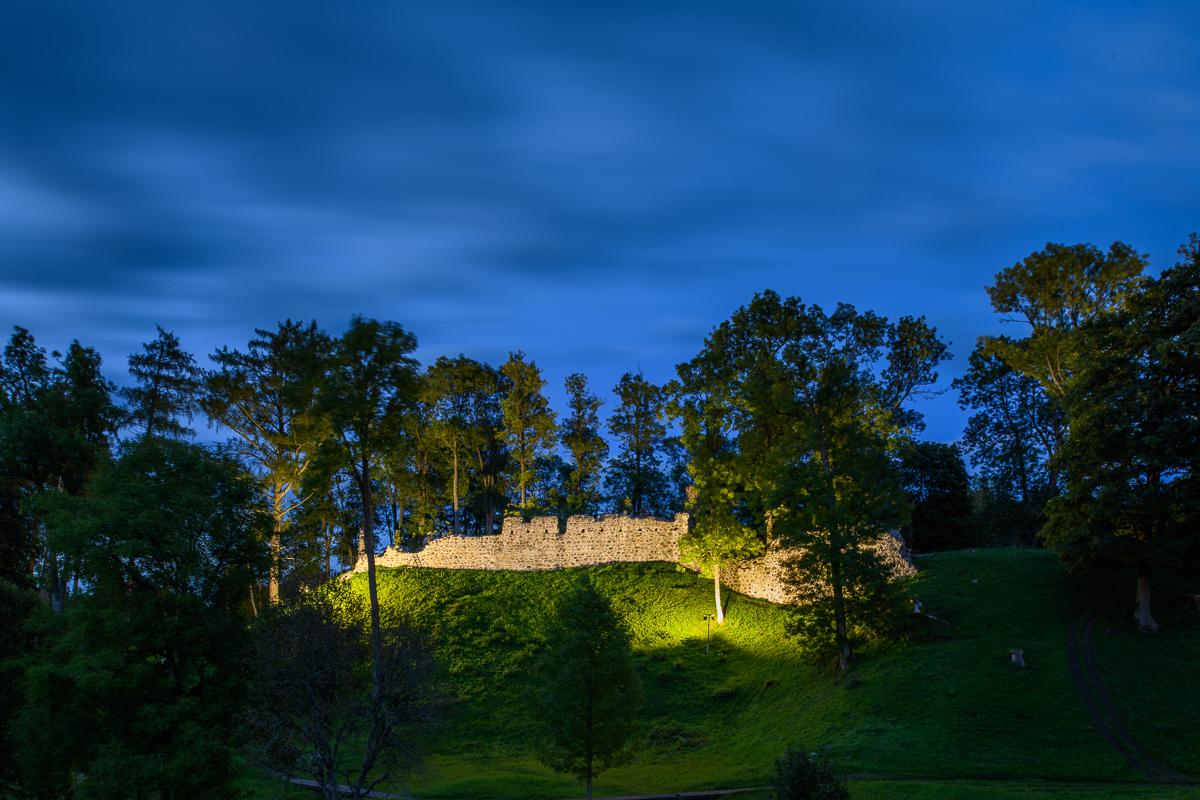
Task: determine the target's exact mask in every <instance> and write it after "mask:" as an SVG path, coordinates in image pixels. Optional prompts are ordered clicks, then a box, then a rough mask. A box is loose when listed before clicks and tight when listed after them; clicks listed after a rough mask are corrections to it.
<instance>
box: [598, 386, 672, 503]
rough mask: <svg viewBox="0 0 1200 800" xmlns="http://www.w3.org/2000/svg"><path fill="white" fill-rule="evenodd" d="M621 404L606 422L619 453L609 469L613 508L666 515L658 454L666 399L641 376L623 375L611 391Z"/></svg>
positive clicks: (661, 440) (663, 434)
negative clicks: (618, 446) (616, 443)
mask: <svg viewBox="0 0 1200 800" xmlns="http://www.w3.org/2000/svg"><path fill="white" fill-rule="evenodd" d="M613 394H615V395H616V396H617V397H618V398H619V399H620V401H621V402H620V404H619V405H618V406H617V407H616V409H614V410H613V413H612V416H611V417H609V420H608V430H609V432H610V433H611V434H612V435H613V436H614V437H616V439H617V442H618V443H619V445H620V448H621V449H620V452H619V453H618V455H617V456H616V458H614V459H613V460H612V461H611V462H610V463H609V466H608V478H607V484H608V487H609V493H610V494H611V495H612V497H613V502H614V504H615V505H616V506H617V507H618V508H621V509H622V510H624V511H627V512H628V513H630V514H632V515H634V516H639V515H641V514H646V513H652V512H653V513H665V510H664V509H663V500H665V498H666V495H667V491H668V489H667V479H666V476H665V475H663V472H662V467H661V464H660V459H659V453H660V452H661V450H662V442H663V439H664V438H665V437H666V435H667V426H666V424H665V423H664V418H665V410H666V409H665V407H666V395H665V394H664V392H663V389H662V387H660V386H656V385H654V384H653V383H651V382H650V381H648V380H646V378H645V376H643V375H642V374H641V373H640V372H638V373H632V372H626V373H625V374H624V375H622V376H621V380H620V381H619V382H618V383H617V385H616V387H615V388H614V389H613Z"/></svg>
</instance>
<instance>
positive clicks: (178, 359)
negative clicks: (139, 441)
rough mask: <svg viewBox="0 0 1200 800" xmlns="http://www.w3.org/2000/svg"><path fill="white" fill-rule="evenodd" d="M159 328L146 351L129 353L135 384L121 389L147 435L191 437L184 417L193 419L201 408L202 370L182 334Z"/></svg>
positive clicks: (136, 422) (135, 420)
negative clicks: (181, 340) (180, 341)
mask: <svg viewBox="0 0 1200 800" xmlns="http://www.w3.org/2000/svg"><path fill="white" fill-rule="evenodd" d="M157 330H158V335H157V336H156V337H155V338H154V339H153V340H152V341H149V342H146V343H145V344H144V345H142V352H140V353H133V354H132V355H130V356H129V374H130V376H132V377H133V380H134V382H135V385H134V386H129V387H126V388H124V389H122V390H121V394H122V395H123V396H124V397H125V399H126V401H127V402H128V403H129V421H130V422H131V423H132V424H133V425H135V426H137V427H139V428H141V429H142V434H143V435H144V436H145V437H146V438H151V437H154V436H163V437H175V438H181V437H185V436H190V435H191V434H192V430H191V429H190V428H188V427H187V426H186V425H184V424H183V423H182V422H180V418H184V419H186V420H188V421H189V422H190V421H191V419H192V416H193V415H194V414H195V413H196V412H197V411H199V410H200V389H201V373H200V369H199V368H198V367H197V366H196V359H195V358H193V357H192V354H191V353H189V352H187V351H186V350H184V349H183V347H182V345H180V343H179V337H178V336H176V335H175V334H174V333H172V332H171V331H166V330H163V329H162V327H158V328H157Z"/></svg>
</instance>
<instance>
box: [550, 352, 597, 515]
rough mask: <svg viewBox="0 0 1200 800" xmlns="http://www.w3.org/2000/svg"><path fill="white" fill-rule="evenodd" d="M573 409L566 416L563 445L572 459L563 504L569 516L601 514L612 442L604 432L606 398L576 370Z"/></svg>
mask: <svg viewBox="0 0 1200 800" xmlns="http://www.w3.org/2000/svg"><path fill="white" fill-rule="evenodd" d="M563 388H564V389H566V392H567V404H568V406H569V408H570V413H569V414H568V415H567V417H566V419H564V420H563V423H562V429H561V440H562V445H563V447H564V448H566V450H567V452H568V453H569V454H570V461H569V462H568V464H567V465H566V467H567V469H566V472H565V473H564V475H563V481H562V490H561V491H562V495H563V500H562V503H561V505H562V507H563V511H564V512H565V515H566V516H570V515H572V514H597V513H599V511H600V502H601V499H602V497H601V494H600V478H601V471H602V469H603V466H604V459H605V457H606V456H607V455H608V442H606V441H605V440H604V437H603V436H601V435H600V406H601V405H602V403H603V401H602V400H601V399H600V398H599V397H597V396H596V395H595V394H594V393H593V392H592V391H591V390H590V389H589V388H588V385H587V376H586V375H584V374H583V373H580V372H575V373H572V374H570V375H568V376H567V379H566V381H565V382H564V385H563Z"/></svg>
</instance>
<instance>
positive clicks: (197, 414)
mask: <svg viewBox="0 0 1200 800" xmlns="http://www.w3.org/2000/svg"><path fill="white" fill-rule="evenodd" d="M415 347H416V340H415V339H414V338H413V336H412V335H411V334H410V333H408V332H407V331H405V330H404V329H403V328H402V327H401V326H400V325H398V324H396V323H392V322H379V321H375V320H368V319H362V318H355V319H353V320H352V321H351V324H350V326H349V328H348V329H347V330H346V331H345V332H344V333H343V334H342V335H341V336H331V335H329V334H327V333H325V332H324V331H322V330H321V329H320V328H319V327H318V326H317V324H316V323H315V322H311V323H298V322H293V321H290V320H289V321H285V322H282V323H280V324H279V325H278V326H277V327H276V328H275V329H272V330H256V331H255V335H254V336H253V337H252V338H251V339H250V340H249V341H248V342H247V343H246V345H245V346H242V347H238V348H231V347H222V348H221V349H219V350H217V351H216V352H214V353H213V354H211V357H210V360H211V363H212V368H211V369H201V368H199V367H198V365H197V362H196V359H195V358H194V356H193V355H192V354H190V353H189V352H187V351H186V350H185V349H184V348H183V347H182V345H181V343H180V341H179V339H178V338H177V337H176V336H175V335H174V334H173V333H171V332H170V331H166V330H163V329H161V328H159V330H158V334H157V336H156V337H155V338H154V339H153V340H152V341H150V342H148V343H146V344H145V345H143V347H142V349H141V350H140V351H139V352H137V353H135V354H133V355H132V356H130V358H129V375H130V385H129V386H128V387H127V388H121V389H118V388H116V387H115V386H114V385H113V384H112V383H110V382H109V381H108V380H107V379H105V377H104V376H103V374H102V373H101V361H100V356H99V354H98V353H97V352H96V351H95V350H93V349H91V348H88V347H85V346H83V345H81V344H80V343H79V342H73V343H72V344H71V346H70V347H69V348H68V350H67V352H66V354H65V355H63V354H59V353H51V354H48V353H47V352H46V351H45V350H44V349H43V348H41V347H39V346H38V344H37V342H36V341H35V339H34V337H33V335H32V334H31V333H30V332H29V331H28V330H26V329H24V328H20V327H17V328H16V329H15V331H14V333H13V334H12V337H11V338H10V340H9V342H8V344H7V346H6V347H5V349H4V356H3V360H2V361H0V382H2V384H0V385H2V386H3V392H2V393H0V514H3V516H2V518H0V524H2V525H3V526H4V528H3V532H4V537H3V541H4V550H3V553H0V559H2V564H0V569H2V572H3V575H4V576H5V577H6V578H7V579H9V580H12V581H14V582H17V583H19V584H23V585H31V586H37V587H38V588H40V589H42V590H43V591H44V592H45V593H46V594H47V596H49V597H51V598H53V599H54V602H55V603H58V602H60V601H61V598H62V597H63V596H64V595H65V594H66V593H68V592H69V591H70V590H71V587H72V586H74V585H76V584H77V582H78V578H79V575H78V570H77V568H76V565H75V564H73V563H72V561H71V560H70V558H68V557H67V556H66V554H64V553H61V552H57V551H56V550H55V549H54V548H53V547H52V545H51V544H50V543H49V541H48V539H47V536H46V535H45V531H44V530H43V525H42V524H41V523H40V522H39V520H38V519H37V518H36V515H35V514H34V513H33V512H32V508H33V506H32V504H31V503H30V500H31V498H33V497H35V496H37V495H39V494H41V493H45V492H48V491H56V492H65V493H67V494H70V495H78V494H80V493H81V492H82V490H83V487H84V485H85V483H86V481H87V478H88V476H89V475H91V474H92V473H93V471H94V470H95V469H96V467H97V465H99V464H100V463H102V462H104V461H106V460H110V459H112V458H113V457H114V455H115V454H116V453H117V452H118V451H119V450H120V447H121V446H122V443H125V444H128V443H130V442H132V441H136V440H138V439H157V438H163V439H174V440H188V439H189V438H191V437H193V436H194V430H193V426H194V425H195V423H196V422H198V421H201V420H206V421H207V423H208V424H209V425H210V426H212V427H214V428H215V429H216V430H217V431H219V432H222V433H226V434H227V441H225V442H224V443H222V444H220V445H218V446H217V448H216V449H218V450H220V451H222V452H224V453H226V454H227V455H229V456H231V457H233V458H235V459H237V460H238V461H240V462H241V463H242V464H244V465H245V467H246V469H247V470H248V471H249V472H251V473H252V474H253V475H254V476H255V478H256V479H257V480H258V482H259V484H260V486H261V488H262V492H263V495H264V497H265V498H266V500H267V503H268V505H269V510H270V513H271V516H272V523H273V524H272V533H271V535H270V537H269V542H270V546H271V554H272V555H271V562H272V566H271V568H270V571H269V574H266V575H263V576H262V579H261V584H262V587H263V589H262V595H261V596H259V594H258V593H257V592H256V593H255V594H254V595H252V596H250V599H251V600H252V602H253V603H254V604H255V605H261V604H262V603H263V602H273V601H276V600H278V598H279V596H280V593H281V591H282V590H281V586H283V585H285V584H286V585H288V586H291V587H292V591H294V588H295V587H296V586H298V585H302V584H312V583H315V582H319V581H320V580H323V579H325V578H327V577H328V576H330V575H332V574H334V572H336V571H337V569H338V567H339V565H345V564H349V563H353V562H354V561H355V560H357V559H358V557H359V554H360V553H361V552H362V549H363V542H364V536H365V533H366V527H369V528H370V529H371V531H372V532H373V533H375V535H376V537H375V538H376V539H377V541H379V542H381V543H383V544H398V545H401V546H409V547H412V546H419V545H420V544H421V539H422V537H424V536H427V535H429V534H436V533H457V534H490V533H495V532H497V531H498V530H499V527H500V524H501V522H502V519H503V517H504V515H505V514H509V513H520V514H524V515H526V516H528V515H532V514H535V513H539V514H554V515H559V516H563V517H565V516H569V515H571V514H587V515H596V514H600V513H603V512H615V513H629V514H634V515H662V516H669V515H671V514H674V513H675V512H676V511H678V510H681V509H682V507H683V503H684V491H685V487H686V485H687V483H688V480H689V478H688V476H687V471H686V459H685V457H684V453H683V449H682V447H681V444H680V440H679V438H678V437H677V436H672V435H670V431H669V427H668V422H667V416H666V405H667V396H666V393H665V391H664V389H663V387H661V386H658V385H655V384H653V383H651V382H650V381H648V380H647V379H646V378H645V377H644V376H643V375H641V374H640V373H627V374H625V375H624V376H623V377H622V378H621V380H620V382H619V383H618V384H617V386H616V387H615V388H614V390H613V394H614V398H613V400H612V401H611V407H612V412H611V414H610V415H609V420H608V424H607V429H606V430H605V427H604V426H602V423H601V418H600V410H601V407H602V406H603V405H604V404H605V401H603V400H602V399H601V398H600V397H599V396H598V395H597V394H596V393H595V392H594V391H593V389H592V388H591V386H590V385H589V383H588V379H587V377H586V376H585V375H583V374H582V373H575V374H572V375H570V376H569V377H568V378H567V379H566V381H565V386H564V389H565V392H566V396H567V401H568V407H567V409H566V413H565V414H563V415H561V416H559V415H557V414H556V413H555V412H554V410H553V409H552V408H551V407H550V403H549V402H548V400H547V398H546V394H545V387H546V383H545V380H544V379H543V377H542V374H541V370H540V369H539V368H538V366H537V364H536V363H535V362H533V361H532V360H529V359H528V358H527V357H526V356H525V354H524V353H521V352H514V353H512V354H510V356H509V358H508V360H507V361H506V362H505V363H503V364H501V365H500V366H498V367H495V366H492V365H489V364H485V363H482V362H480V361H476V360H474V359H470V358H467V357H465V356H458V357H455V358H448V357H440V358H438V359H437V360H436V361H434V362H433V363H432V364H429V365H428V366H426V367H425V368H424V369H421V368H420V366H419V365H418V364H417V362H416V360H415V359H414V358H413V355H412V353H413V351H414V349H415ZM605 432H607V434H608V436H607V437H606V436H605V435H604V433H605ZM610 441H611V442H612V443H613V444H614V445H615V452H613V453H610V444H609V442H610ZM364 489H365V490H366V491H365V492H364ZM364 499H365V501H366V502H367V503H368V504H369V508H366V509H364ZM364 519H369V520H370V523H369V525H368V526H366V527H364V523H363V521H364Z"/></svg>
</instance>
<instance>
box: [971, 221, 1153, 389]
mask: <svg viewBox="0 0 1200 800" xmlns="http://www.w3.org/2000/svg"><path fill="white" fill-rule="evenodd" d="M1145 267H1146V256H1144V255H1141V254H1139V253H1137V252H1136V251H1134V250H1133V248H1131V247H1129V245H1126V244H1123V243H1122V242H1114V243H1113V244H1112V246H1111V247H1109V249H1108V252H1107V253H1104V252H1101V250H1100V249H1099V248H1097V247H1095V246H1094V245H1090V244H1075V245H1061V244H1054V243H1053V242H1050V243H1047V245H1046V247H1045V248H1044V249H1042V250H1039V251H1037V252H1034V253H1031V254H1030V255H1029V256H1027V257H1026V258H1025V259H1024V260H1023V261H1021V262H1019V263H1017V264H1014V265H1013V266H1011V267H1009V268H1008V269H1006V270H1004V271H1002V272H1000V273H998V274H997V275H996V278H995V284H994V285H992V286H989V287H987V293H988V297H989V298H990V299H991V301H992V308H993V309H995V311H996V313H998V314H1011V315H1014V316H1013V317H1010V318H1009V320H1010V321H1011V320H1014V319H1015V320H1018V321H1021V322H1024V323H1025V324H1027V325H1028V326H1029V336H1028V337H1027V338H1025V339H1020V340H1013V339H1000V338H998V339H990V340H988V345H989V346H990V348H991V351H992V352H994V353H995V354H997V355H999V356H1000V357H1001V358H1003V359H1004V361H1005V362H1006V363H1007V364H1008V365H1009V366H1011V367H1012V368H1013V369H1015V370H1018V371H1020V372H1022V373H1024V374H1026V375H1030V376H1032V377H1034V378H1036V379H1037V380H1038V381H1039V382H1041V384H1042V386H1043V387H1044V388H1045V389H1046V391H1047V392H1048V393H1049V394H1050V396H1051V397H1055V398H1061V397H1063V396H1064V395H1065V393H1066V391H1067V384H1068V383H1069V382H1070V380H1071V376H1072V375H1073V374H1074V372H1075V370H1076V368H1077V364H1078V362H1079V361H1080V360H1081V359H1086V357H1087V348H1086V345H1085V344H1084V342H1083V340H1082V339H1081V337H1080V335H1079V331H1080V329H1081V328H1083V327H1084V326H1085V325H1087V324H1088V323H1090V322H1092V321H1094V320H1096V319H1099V318H1100V317H1103V316H1104V315H1106V314H1109V313H1111V312H1112V311H1114V310H1116V309H1119V308H1120V307H1121V306H1122V305H1124V303H1125V301H1126V299H1127V298H1128V297H1130V295H1132V294H1133V293H1134V292H1136V291H1137V290H1138V287H1139V286H1140V285H1141V282H1142V280H1143V277H1142V274H1141V273H1142V270H1144V269H1145Z"/></svg>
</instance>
